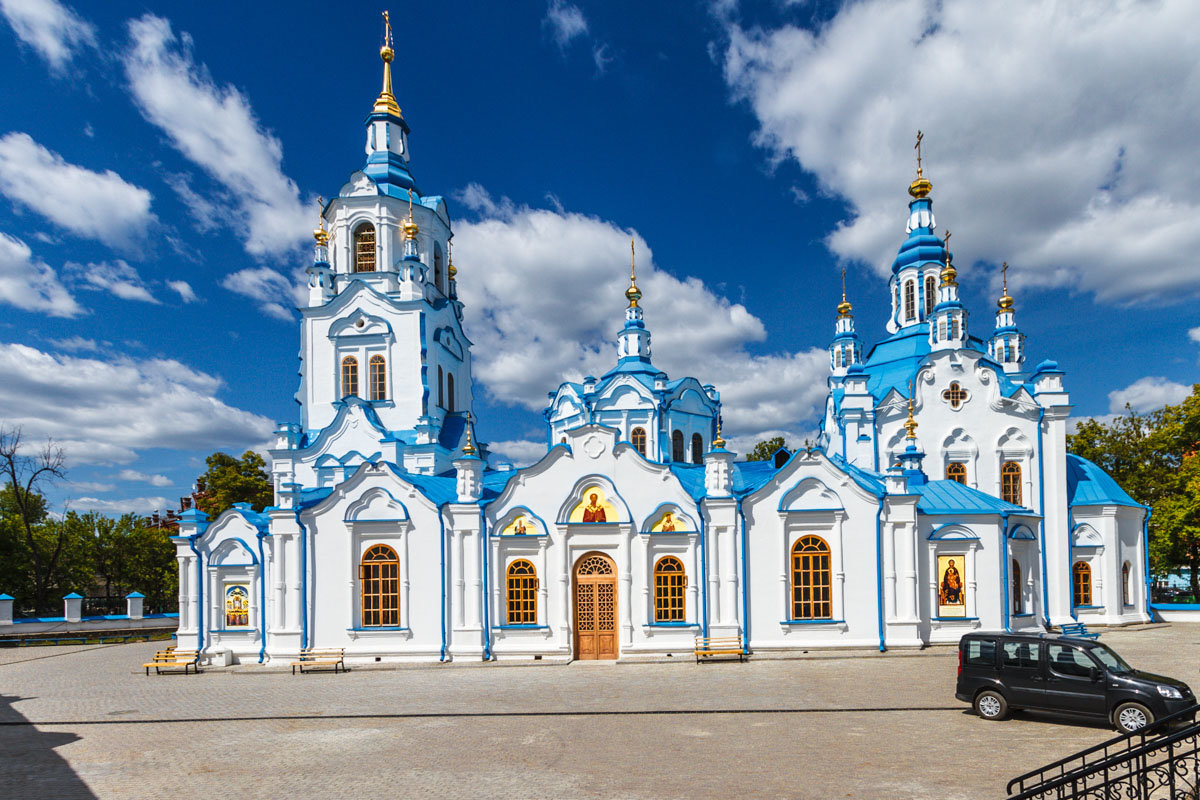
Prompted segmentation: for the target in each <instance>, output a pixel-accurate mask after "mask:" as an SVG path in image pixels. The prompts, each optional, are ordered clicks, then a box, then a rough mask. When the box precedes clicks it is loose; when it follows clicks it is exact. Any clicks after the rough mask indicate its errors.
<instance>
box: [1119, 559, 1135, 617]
mask: <svg viewBox="0 0 1200 800" xmlns="http://www.w3.org/2000/svg"><path fill="white" fill-rule="evenodd" d="M1132 596H1133V595H1132V593H1131V592H1130V586H1129V562H1128V561H1126V562H1125V563H1124V564H1122V565H1121V605H1123V606H1131V605H1133V603H1132V602H1131V601H1130V598H1131V597H1132Z"/></svg>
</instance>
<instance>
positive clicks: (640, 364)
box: [616, 238, 651, 370]
mask: <svg viewBox="0 0 1200 800" xmlns="http://www.w3.org/2000/svg"><path fill="white" fill-rule="evenodd" d="M629 255H630V260H629V288H628V289H626V290H625V297H626V298H627V299H628V300H629V306H628V307H627V308H626V309H625V326H624V327H623V328H621V332H620V333H619V334H617V367H616V368H617V369H622V368H626V369H637V370H647V369H650V368H651V367H650V331H648V330H646V323H645V322H643V314H642V307H641V306H640V305H638V301H639V300H641V299H642V290H641V289H639V288H638V285H637V248H636V244H635V240H634V239H632V238H631V239H630V240H629Z"/></svg>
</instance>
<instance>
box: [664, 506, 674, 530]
mask: <svg viewBox="0 0 1200 800" xmlns="http://www.w3.org/2000/svg"><path fill="white" fill-rule="evenodd" d="M661 530H662V532H663V533H671V532H673V531H674V530H675V517H674V515H673V514H672V513H671V512H670V511H668V512H667V513H665V514H663V518H662V528H661Z"/></svg>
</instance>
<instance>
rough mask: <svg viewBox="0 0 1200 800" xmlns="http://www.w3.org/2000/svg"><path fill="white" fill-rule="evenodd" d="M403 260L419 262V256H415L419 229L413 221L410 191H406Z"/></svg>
mask: <svg viewBox="0 0 1200 800" xmlns="http://www.w3.org/2000/svg"><path fill="white" fill-rule="evenodd" d="M403 228H404V258H405V259H407V260H410V261H419V260H420V256H419V255H418V254H417V233H419V232H420V230H421V229H420V228H419V227H417V223H416V221H415V220H414V219H413V196H412V189H409V190H408V219H406V220H405V221H404V225H403Z"/></svg>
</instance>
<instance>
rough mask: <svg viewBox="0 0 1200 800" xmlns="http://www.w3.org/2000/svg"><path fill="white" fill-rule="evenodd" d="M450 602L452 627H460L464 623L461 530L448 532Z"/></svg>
mask: <svg viewBox="0 0 1200 800" xmlns="http://www.w3.org/2000/svg"><path fill="white" fill-rule="evenodd" d="M450 541H451V545H450V586H451V587H452V588H451V591H450V603H451V605H453V606H454V627H456V628H461V627H463V625H465V624H466V614H465V610H464V609H465V606H466V598H465V596H464V595H465V592H466V586H467V582H466V579H465V578H464V577H463V532H462V531H452V532H451V534H450Z"/></svg>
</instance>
